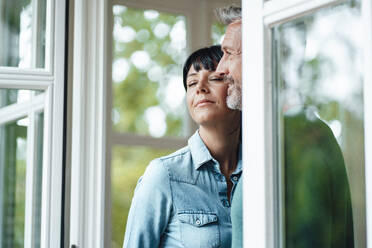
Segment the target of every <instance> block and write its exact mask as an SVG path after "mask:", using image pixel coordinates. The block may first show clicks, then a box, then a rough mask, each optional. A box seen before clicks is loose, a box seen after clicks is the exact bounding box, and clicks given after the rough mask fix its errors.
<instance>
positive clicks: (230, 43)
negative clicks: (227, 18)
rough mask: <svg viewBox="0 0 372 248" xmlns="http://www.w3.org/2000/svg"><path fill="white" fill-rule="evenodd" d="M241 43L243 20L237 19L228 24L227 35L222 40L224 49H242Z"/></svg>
mask: <svg viewBox="0 0 372 248" xmlns="http://www.w3.org/2000/svg"><path fill="white" fill-rule="evenodd" d="M240 45H241V21H236V22H233V23H231V24H229V25H228V26H227V29H226V34H225V37H224V39H223V41H222V44H221V46H222V49H227V48H229V49H240ZM237 46H238V47H237Z"/></svg>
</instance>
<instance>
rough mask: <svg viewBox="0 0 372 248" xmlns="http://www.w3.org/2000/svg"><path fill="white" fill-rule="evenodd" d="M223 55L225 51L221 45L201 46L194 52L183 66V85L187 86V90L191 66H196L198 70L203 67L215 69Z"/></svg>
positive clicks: (210, 69)
mask: <svg viewBox="0 0 372 248" xmlns="http://www.w3.org/2000/svg"><path fill="white" fill-rule="evenodd" d="M222 55H223V52H222V51H221V46H220V45H216V46H210V47H205V48H201V49H199V50H196V51H195V52H193V53H192V54H191V55H190V56H189V57H188V58H187V60H186V62H185V65H184V66H183V87H185V90H187V84H186V81H187V74H188V72H189V70H190V68H191V66H194V69H195V70H196V71H200V70H201V69H205V70H208V71H214V70H215V69H216V67H217V64H218V62H220V60H221V58H222Z"/></svg>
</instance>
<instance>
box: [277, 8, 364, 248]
mask: <svg viewBox="0 0 372 248" xmlns="http://www.w3.org/2000/svg"><path fill="white" fill-rule="evenodd" d="M362 27H363V25H362V20H361V8H360V4H359V3H358V2H356V1H348V3H347V4H342V5H338V6H333V7H329V8H326V9H322V10H319V11H317V12H316V13H314V14H311V15H308V16H306V17H304V18H301V19H297V20H294V21H291V22H288V23H285V24H282V25H280V26H278V27H276V28H274V30H273V37H274V39H273V44H274V63H273V71H274V78H275V82H276V83H275V86H274V87H276V88H275V90H274V92H275V94H276V95H275V98H276V101H277V102H276V106H277V110H278V112H277V113H276V116H277V117H276V119H277V120H278V122H277V127H278V130H277V131H278V133H279V134H280V135H279V137H278V138H279V139H278V144H277V145H278V147H279V149H278V161H279V164H280V165H281V169H282V170H281V171H280V175H281V176H280V177H279V178H282V180H283V184H281V185H282V186H279V187H280V188H281V187H283V190H282V191H279V194H281V196H282V197H281V199H282V200H283V205H282V206H283V207H284V209H283V211H282V213H283V214H284V216H283V217H284V218H283V222H284V223H282V227H283V232H282V233H283V242H284V244H285V247H293V248H302V247H304V248H307V247H358V248H362V247H366V225H365V218H366V215H365V181H364V133H363V81H362V78H363V72H362V68H363V55H362V48H363V42H364V41H363V30H362Z"/></svg>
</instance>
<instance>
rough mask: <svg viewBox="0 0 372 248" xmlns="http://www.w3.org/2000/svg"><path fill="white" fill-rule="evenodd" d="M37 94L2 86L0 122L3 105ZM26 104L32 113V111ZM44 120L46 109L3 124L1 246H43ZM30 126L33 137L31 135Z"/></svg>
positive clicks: (0, 130) (0, 146) (0, 139)
mask: <svg viewBox="0 0 372 248" xmlns="http://www.w3.org/2000/svg"><path fill="white" fill-rule="evenodd" d="M34 94H36V92H34V91H23V90H5V89H2V90H1V91H0V122H1V120H4V119H3V118H1V116H2V115H3V114H4V112H2V110H3V108H2V107H4V106H8V107H16V104H17V103H23V102H27V101H30V102H31V101H32V100H31V99H32V96H33V95H34ZM10 105H12V106H10ZM25 107H27V108H28V111H29V112H30V113H31V112H32V111H33V110H32V108H31V109H30V108H29V106H25ZM14 109H15V110H14V111H17V110H19V108H18V107H16V108H14ZM22 111H23V110H22ZM31 122H33V123H31ZM43 122H44V116H43V113H38V114H37V113H35V115H34V116H33V117H32V118H30V117H22V118H20V119H17V120H13V121H10V122H7V123H2V124H0V246H1V247H24V246H30V247H40V234H41V231H40V228H41V188H42V151H43ZM31 124H33V125H31ZM31 128H32V132H31V133H33V134H34V137H30V129H31ZM30 139H31V140H32V139H34V142H33V143H34V144H35V147H28V145H29V141H30ZM30 156H32V157H30ZM30 179H31V180H30ZM26 192H29V193H27V194H26ZM27 213H28V214H27ZM26 227H28V228H29V229H31V230H32V233H31V234H30V235H31V236H32V238H31V239H30V242H31V244H25V236H26V235H27V234H26V233H25V230H26V229H27V228H26Z"/></svg>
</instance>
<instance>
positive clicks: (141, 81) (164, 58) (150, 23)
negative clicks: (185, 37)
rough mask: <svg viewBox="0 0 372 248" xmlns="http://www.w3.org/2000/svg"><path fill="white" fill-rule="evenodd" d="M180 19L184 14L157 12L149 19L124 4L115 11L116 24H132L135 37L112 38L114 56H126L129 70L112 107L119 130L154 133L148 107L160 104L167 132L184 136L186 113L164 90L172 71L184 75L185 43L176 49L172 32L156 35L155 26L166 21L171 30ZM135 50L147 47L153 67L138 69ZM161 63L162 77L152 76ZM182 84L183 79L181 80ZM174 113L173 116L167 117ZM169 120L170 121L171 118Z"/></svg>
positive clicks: (145, 49) (117, 129)
mask: <svg viewBox="0 0 372 248" xmlns="http://www.w3.org/2000/svg"><path fill="white" fill-rule="evenodd" d="M179 21H181V22H184V21H185V19H184V17H183V16H176V15H170V14H165V13H158V16H157V17H156V18H153V19H146V18H145V15H144V11H143V10H137V9H130V8H125V11H122V12H121V13H120V14H114V22H115V23H116V24H115V25H120V26H121V27H127V28H128V27H130V28H131V29H132V30H134V31H135V33H136V34H135V38H134V39H133V40H132V41H130V42H122V41H120V40H115V28H114V41H113V47H114V51H113V57H114V61H115V60H116V59H119V58H121V59H123V58H124V59H125V60H126V61H127V62H128V63H129V65H130V66H129V72H128V75H127V76H126V77H125V79H124V80H123V81H121V82H115V84H114V87H113V90H114V93H113V95H114V101H113V107H114V109H115V110H116V111H117V112H118V114H119V119H118V120H114V130H116V131H119V132H133V133H139V134H146V135H149V134H150V135H151V133H150V132H149V128H148V126H149V124H150V123H148V122H149V121H148V120H146V118H145V111H146V110H147V109H148V108H149V107H152V106H159V107H160V108H161V109H162V110H163V111H164V113H165V115H166V120H165V122H166V125H167V129H166V132H165V135H173V136H181V135H182V129H183V128H182V124H183V118H184V114H179V113H180V112H181V113H184V112H183V111H180V109H182V108H184V106H180V107H178V108H176V109H175V110H174V109H173V107H174V106H167V103H166V102H165V101H164V97H163V96H164V94H165V90H166V87H167V84H168V81H167V80H168V79H169V77H170V76H172V75H176V76H181V75H182V64H183V62H184V60H185V55H186V47H185V48H184V49H182V48H180V49H175V48H172V46H170V44H171V42H172V39H171V36H170V33H168V34H166V35H164V37H158V36H156V35H155V32H154V29H155V28H156V26H157V25H158V24H164V25H165V26H168V27H169V30H171V29H172V28H173V27H174V26H175V25H176V24H177V23H178V22H179ZM136 51H145V52H147V54H148V55H149V57H150V67H149V68H146V69H138V68H136V66H135V65H134V64H133V63H132V62H131V56H132V55H133V53H134V52H136ZM156 66H159V67H160V68H161V69H162V75H161V76H160V78H157V79H154V78H150V77H149V75H148V72H149V69H151V68H153V67H156ZM180 87H182V82H180ZM168 115H171V117H168ZM169 121H170V122H169Z"/></svg>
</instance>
